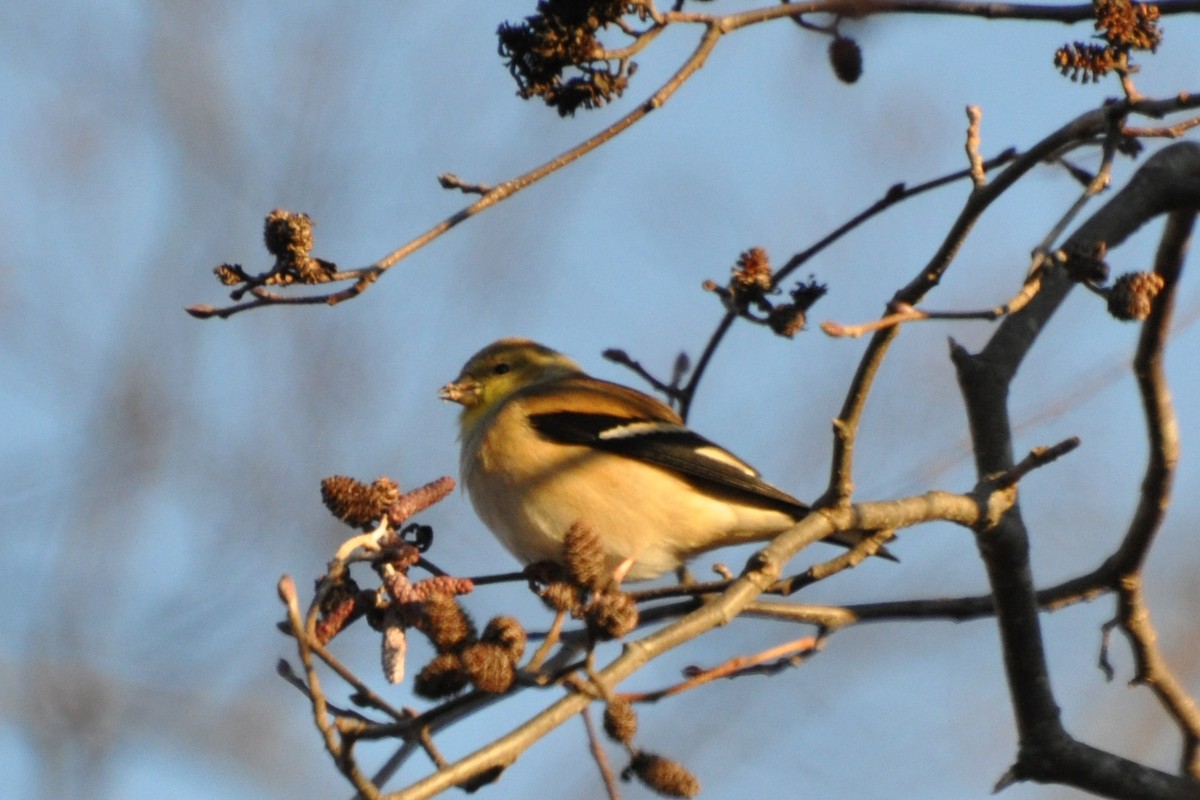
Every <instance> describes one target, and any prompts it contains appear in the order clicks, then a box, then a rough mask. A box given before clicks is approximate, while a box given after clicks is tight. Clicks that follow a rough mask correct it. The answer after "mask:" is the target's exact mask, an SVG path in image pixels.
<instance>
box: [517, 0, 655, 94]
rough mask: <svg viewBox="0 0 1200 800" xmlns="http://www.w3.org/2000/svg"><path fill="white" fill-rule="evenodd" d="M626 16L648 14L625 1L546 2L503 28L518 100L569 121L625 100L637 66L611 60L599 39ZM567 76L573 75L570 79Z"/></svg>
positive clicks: (637, 4)
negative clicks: (540, 104)
mask: <svg viewBox="0 0 1200 800" xmlns="http://www.w3.org/2000/svg"><path fill="white" fill-rule="evenodd" d="M626 14H637V15H638V16H639V17H642V18H644V15H645V8H644V6H643V4H642V3H639V2H621V1H620V0H541V2H539V3H538V5H537V13H536V14H533V15H532V16H529V17H526V18H525V20H524V21H523V22H519V23H517V24H509V23H504V24H502V25H501V26H500V28H499V30H498V31H497V36H499V39H500V55H501V56H503V57H504V58H505V59H506V66H507V67H508V71H509V72H510V73H511V74H512V76H513V79H514V80H516V82H517V86H518V87H519V89H518V91H517V94H518V95H519V96H520V97H522V98H524V99H529V98H531V97H540V98H542V100H543V101H544V102H545V103H546V105H548V106H550V107H551V108H554V109H556V110H557V111H558V113H559V116H564V117H565V116H570V115H573V114H574V113H575V112H576V111H577V110H578V109H579V108H586V109H592V108H599V107H600V106H603V105H605V104H606V103H609V102H611V101H612V99H613V98H614V97H620V96H621V93H622V92H624V91H625V87H626V86H628V84H629V76H630V75H632V74H633V72H634V71H635V69H636V65H634V64H633V63H632V62H630V61H628V60H626V59H611V58H609V57H608V55H607V51H606V49H605V48H604V46H603V45H602V44H601V43H600V41H599V40H598V39H597V38H596V36H597V33H598V32H599V31H600V30H602V29H604V28H607V27H608V26H610V25H612V24H613V23H616V22H617V21H618V20H620V19H621V17H623V16H624V15H626ZM568 70H574V74H571V75H569V76H568V75H567V72H568Z"/></svg>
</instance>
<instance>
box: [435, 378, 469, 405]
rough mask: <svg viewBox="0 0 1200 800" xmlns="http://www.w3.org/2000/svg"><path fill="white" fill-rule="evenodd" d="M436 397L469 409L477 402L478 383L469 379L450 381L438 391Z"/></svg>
mask: <svg viewBox="0 0 1200 800" xmlns="http://www.w3.org/2000/svg"><path fill="white" fill-rule="evenodd" d="M438 397H440V398H442V399H443V400H449V401H450V402H452V403H458V404H460V405H463V406H465V407H467V408H470V407H471V406H473V405H475V404H476V403H478V402H479V382H478V381H475V380H472V379H471V378H460V379H458V380H455V381H450V383H447V384H446V385H445V386H443V387H442V388H441V389H438Z"/></svg>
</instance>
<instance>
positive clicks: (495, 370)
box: [492, 362, 512, 375]
mask: <svg viewBox="0 0 1200 800" xmlns="http://www.w3.org/2000/svg"><path fill="white" fill-rule="evenodd" d="M511 370H512V365H511V364H505V363H503V362H501V363H499V364H497V365H496V366H494V367H492V374H493V375H507V374H508V373H509V371H511Z"/></svg>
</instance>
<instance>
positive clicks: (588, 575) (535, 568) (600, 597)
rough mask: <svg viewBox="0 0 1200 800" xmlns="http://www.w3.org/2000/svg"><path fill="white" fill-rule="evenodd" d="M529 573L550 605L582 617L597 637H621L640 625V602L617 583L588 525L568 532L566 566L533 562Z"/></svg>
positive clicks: (535, 587) (538, 590)
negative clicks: (614, 582)
mask: <svg viewBox="0 0 1200 800" xmlns="http://www.w3.org/2000/svg"><path fill="white" fill-rule="evenodd" d="M526 574H527V575H528V576H529V580H530V584H531V585H532V586H533V587H534V591H536V592H537V594H538V596H539V597H541V598H542V600H543V602H545V603H546V605H548V606H550V607H551V608H553V609H555V610H557V611H566V612H568V613H570V614H571V616H573V617H575V618H576V619H582V620H583V621H584V622H585V623H586V624H587V626H588V631H589V632H590V633H591V634H592V636H593V637H595V638H596V639H619V638H621V637H622V636H624V635H625V634H627V633H629V632H630V631H632V630H633V629H634V628H636V627H637V623H638V610H637V604H636V603H635V602H634V600H633V598H632V597H630V596H629V595H628V594H627V593H625V592H623V591H621V589H620V587H619V586H616V585H614V584H613V580H612V574H611V572H610V571H609V567H608V564H607V562H606V559H605V557H604V548H603V546H602V544H601V542H600V537H598V536H597V535H596V532H595V531H593V530H592V529H591V528H589V527H588V526H586V525H583V524H581V523H576V524H574V525H572V526H571V529H570V530H569V531H567V535H566V537H565V538H564V540H563V565H559V564H556V563H553V562H542V563H540V564H533V565H531V566H530V567H529V568H528V569H527V570H526Z"/></svg>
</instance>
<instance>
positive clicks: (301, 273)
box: [213, 208, 337, 286]
mask: <svg viewBox="0 0 1200 800" xmlns="http://www.w3.org/2000/svg"><path fill="white" fill-rule="evenodd" d="M312 229H313V221H312V218H311V217H309V216H308V214H301V213H295V212H292V211H285V210H283V209H282V208H277V209H275V210H274V211H272V212H271V213H270V214H267V218H266V220H265V221H264V222H263V243H264V244H265V245H266V248H267V252H268V253H270V254H271V255H273V256H275V265H274V266H273V267H272V268H271V270H270V271H269V272H267V273H266V274H265V275H262V276H259V277H255V276H253V275H250V274H249V273H247V272H246V271H245V270H243V269H242V267H241V266H240V265H238V264H221V265H219V266H217V267H214V268H213V273H214V274H216V276H217V280H219V281H220V282H221V283H223V284H224V285H226V286H241V285H243V284H246V285H249V286H288V285H291V284H293V283H305V284H313V283H326V282H327V281H330V280H333V277H334V275H335V274H336V273H337V265H336V264H334V263H333V262H330V261H325V260H324V259H321V258H314V257H313V256H312V248H313V232H312Z"/></svg>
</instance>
